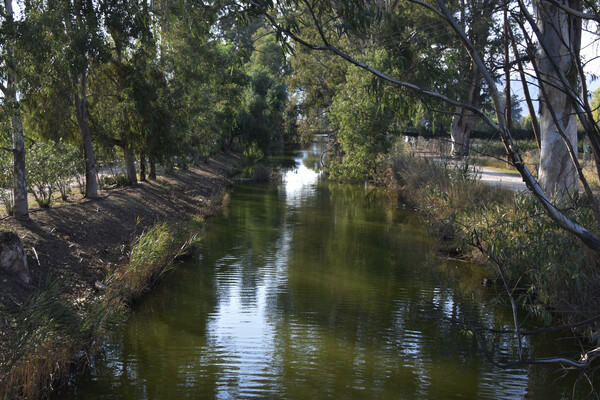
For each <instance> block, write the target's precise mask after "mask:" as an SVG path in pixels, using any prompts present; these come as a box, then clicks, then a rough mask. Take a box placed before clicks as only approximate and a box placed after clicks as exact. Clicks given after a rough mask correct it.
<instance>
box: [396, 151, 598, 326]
mask: <svg viewBox="0 0 600 400" xmlns="http://www.w3.org/2000/svg"><path fill="white" fill-rule="evenodd" d="M390 164H391V166H392V169H393V171H394V173H395V176H396V179H397V181H398V182H399V183H400V185H401V186H402V187H403V189H402V194H403V196H404V197H405V200H407V201H410V202H411V203H413V204H414V205H415V206H416V207H418V208H419V210H421V211H422V212H424V213H425V214H427V215H428V217H429V218H430V220H431V222H432V225H433V227H434V229H435V230H436V233H437V234H438V235H439V236H441V237H443V238H445V239H452V240H453V244H452V246H453V247H454V248H459V249H462V251H463V252H464V254H471V256H473V257H475V258H476V259H478V260H485V261H486V262H487V263H488V266H489V268H490V273H491V274H492V275H493V276H499V272H498V269H497V265H496V263H495V262H491V261H490V260H491V259H493V260H496V261H497V262H498V263H499V264H500V265H501V266H502V267H503V268H504V271H505V273H506V276H507V278H508V280H509V286H510V287H514V288H515V292H514V293H515V296H516V297H517V300H518V301H519V303H520V304H521V306H523V307H525V308H527V309H529V310H530V312H531V313H532V314H533V315H535V316H536V317H538V318H539V319H540V320H541V321H542V322H543V323H550V322H551V320H552V319H553V318H555V317H557V314H556V313H555V312H556V311H558V312H559V313H560V318H562V319H568V320H569V322H574V321H575V320H581V319H585V318H587V317H591V316H593V315H597V313H598V312H599V311H600V309H599V308H598V304H600V303H599V299H598V293H597V290H596V289H595V288H597V287H598V285H600V272H599V271H600V268H598V267H600V265H599V260H598V259H597V257H596V255H595V254H594V252H593V251H591V250H589V249H587V248H586V247H585V246H584V245H582V244H581V242H580V241H579V240H577V239H576V238H574V237H573V236H572V235H570V234H568V233H566V232H565V231H563V230H562V229H560V228H558V227H557V226H556V224H555V223H554V222H553V221H552V220H551V219H550V218H549V217H548V216H547V215H546V213H545V212H544V210H543V208H542V207H541V205H540V204H539V203H538V202H537V201H536V200H535V199H534V198H533V197H532V196H530V195H527V194H515V193H512V192H509V191H507V190H504V189H499V188H494V187H491V186H489V185H484V184H482V183H480V182H478V179H477V177H476V174H473V173H472V171H471V167H469V166H468V165H467V164H465V165H463V166H462V167H459V168H457V167H454V166H451V165H448V164H444V163H439V162H435V161H431V160H428V159H424V158H418V157H414V156H411V155H410V154H408V153H405V152H404V151H403V150H402V146H397V147H395V148H394V150H393V151H392V156H391V158H390ZM567 213H568V216H569V217H571V218H573V219H574V220H576V221H581V222H582V223H589V221H592V220H593V215H592V211H591V210H590V209H589V208H588V207H585V200H584V199H582V200H581V204H577V203H575V204H573V205H572V208H571V209H570V210H569V211H568V212H567ZM589 225H591V224H589ZM477 245H481V249H480V250H481V251H482V252H483V257H481V254H480V250H479V249H477V248H476V246H477ZM488 257H490V258H488ZM577 310H578V311H577ZM582 310H586V311H585V315H584V314H582ZM552 311H554V312H552ZM575 311H577V312H578V313H579V314H577V313H575Z"/></svg>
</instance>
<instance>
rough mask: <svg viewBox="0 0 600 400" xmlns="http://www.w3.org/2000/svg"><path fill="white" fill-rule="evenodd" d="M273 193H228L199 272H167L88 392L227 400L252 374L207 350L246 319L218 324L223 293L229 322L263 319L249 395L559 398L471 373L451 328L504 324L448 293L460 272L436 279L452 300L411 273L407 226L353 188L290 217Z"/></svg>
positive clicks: (319, 196)
mask: <svg viewBox="0 0 600 400" xmlns="http://www.w3.org/2000/svg"><path fill="white" fill-rule="evenodd" d="M284 193H285V191H282V190H280V189H278V188H276V187H274V186H267V185H255V186H246V187H239V188H237V189H236V193H235V200H234V201H233V202H232V207H231V209H230V210H229V213H228V215H227V216H226V217H218V218H216V219H215V221H214V223H211V225H210V227H209V229H208V230H207V232H206V234H205V235H204V237H203V242H202V251H201V254H202V259H201V261H200V262H199V263H197V264H196V265H190V266H184V267H183V268H180V269H178V270H177V271H176V272H175V274H174V276H173V277H172V279H169V282H168V284H166V285H164V286H163V287H161V288H159V290H158V291H157V293H156V294H153V295H152V296H151V297H149V298H148V299H147V300H146V301H145V302H144V304H143V305H142V307H141V309H142V310H141V312H139V313H138V314H136V315H135V316H134V317H133V318H132V320H131V322H130V323H129V325H128V326H127V330H126V331H125V333H124V336H123V341H122V343H121V344H118V345H116V348H115V349H114V350H111V351H109V352H108V357H109V359H110V360H112V361H111V362H109V363H108V364H101V363H99V364H98V370H97V372H95V374H94V375H95V376H104V374H105V373H106V374H107V375H112V374H115V375H116V376H117V377H118V378H117V380H116V381H102V380H99V381H98V382H96V383H95V385H96V386H95V389H94V391H95V392H98V393H101V392H104V393H116V392H119V393H122V394H123V398H125V397H126V396H130V397H131V398H143V397H146V398H165V399H167V398H181V397H185V396H198V397H202V398H206V397H209V398H215V397H218V395H219V394H223V391H226V392H227V394H230V395H234V396H235V395H240V396H241V395H242V394H243V390H245V389H247V387H245V386H244V385H246V384H248V383H247V382H246V381H244V379H245V378H244V376H245V374H246V375H248V374H252V373H253V371H247V370H246V371H244V370H243V368H244V359H243V358H240V356H239V354H236V353H235V351H238V352H240V353H241V352H243V351H246V350H247V349H244V348H236V342H235V341H234V340H235V338H234V337H233V335H234V333H232V334H231V335H232V337H229V338H228V337H227V336H226V335H225V336H223V337H221V336H218V335H220V334H222V333H223V332H215V329H216V328H215V327H214V324H215V323H216V318H219V316H220V317H223V318H224V317H228V318H233V319H236V318H238V319H244V318H250V317H245V316H244V315H229V316H226V315H225V316H223V315H221V314H220V313H223V312H224V311H223V310H224V308H223V305H224V304H227V303H228V302H230V301H231V296H232V290H235V293H236V295H237V296H239V302H240V305H239V307H240V309H241V310H246V311H248V312H255V311H256V312H258V311H260V312H263V313H264V316H254V317H253V318H258V319H259V318H264V320H262V322H263V324H264V326H265V329H266V330H267V331H268V332H267V333H268V335H266V336H265V337H268V340H270V341H272V343H265V344H264V345H263V346H262V347H263V348H262V349H260V351H262V355H261V356H262V357H264V358H265V359H268V360H270V361H269V362H268V363H265V365H264V366H262V367H261V368H262V369H260V370H259V372H260V373H263V374H265V375H264V376H263V377H262V378H261V379H262V383H260V385H262V386H261V388H262V389H264V390H273V391H274V393H278V394H281V395H282V397H285V398H321V397H324V396H335V397H338V398H342V397H353V398H361V397H362V398H394V399H396V398H436V397H440V398H453V397H461V398H500V397H502V396H504V397H510V398H514V397H517V398H518V397H523V396H524V393H526V391H527V390H529V391H531V392H532V393H536V397H539V398H553V397H554V398H555V397H556V395H557V393H560V392H561V389H558V390H557V388H556V387H553V386H552V385H545V384H540V383H539V380H540V379H546V381H545V382H547V379H549V378H547V377H546V376H544V375H543V374H544V373H550V372H549V370H547V369H536V370H535V371H536V372H535V374H532V373H531V372H528V371H527V369H526V368H525V367H522V368H520V369H518V370H516V371H499V370H495V369H493V368H491V367H490V365H489V364H488V363H487V362H486V361H485V360H484V358H483V357H482V356H481V354H480V353H479V352H478V351H477V344H476V343H475V342H474V340H473V338H472V337H470V336H469V335H467V334H465V332H464V329H465V327H466V324H465V323H464V321H465V316H466V315H468V318H469V319H470V320H471V321H476V323H477V324H482V325H485V326H493V327H507V326H508V327H509V326H510V323H511V319H510V316H509V315H507V313H505V312H504V311H503V309H502V308H497V307H496V308H494V307H491V306H490V305H489V301H488V299H486V298H485V295H482V294H481V293H485V292H483V291H480V292H478V291H477V290H473V287H472V286H473V282H471V285H470V288H469V284H466V283H464V282H462V280H461V279H460V278H461V277H464V274H465V271H464V269H463V270H459V269H458V268H466V267H465V266H461V267H457V266H456V265H452V264H450V263H440V264H439V265H436V267H435V271H436V273H437V274H438V276H439V277H440V279H441V280H442V281H444V282H446V283H448V284H449V286H451V287H453V290H452V291H447V290H444V289H442V288H441V287H440V284H439V283H438V282H437V281H436V279H435V278H434V277H433V276H432V274H431V271H430V270H429V269H428V268H427V266H425V265H424V264H425V261H426V255H427V254H429V252H430V250H431V242H430V240H431V239H430V238H429V236H428V235H427V233H426V232H425V230H424V228H423V226H422V224H421V222H420V220H419V219H418V217H417V216H415V215H414V214H412V213H406V212H404V211H401V210H398V209H397V208H396V207H395V205H394V204H393V202H389V203H388V202H387V201H386V199H385V197H382V195H381V193H379V192H378V191H377V190H373V189H366V190H365V189H363V188H360V187H356V186H345V185H332V184H329V185H325V184H319V185H317V187H316V191H315V192H313V193H312V194H311V196H313V197H311V198H310V201H308V200H307V199H301V200H302V201H299V202H294V203H293V205H286V203H285V201H282V196H284ZM453 274H455V275H453ZM461 284H462V285H464V286H460V285H461ZM474 284H475V285H478V283H477V282H475V283H474ZM454 287H457V288H458V290H454ZM261 291H262V292H261ZM259 293H262V294H261V295H259ZM265 293H266V294H265ZM473 293H475V294H476V296H475V297H474V298H471V297H468V296H471V295H472V294H473ZM260 296H263V297H262V298H260ZM467 297H468V300H465V301H463V300H461V299H463V298H467ZM261 299H262V300H261ZM265 299H266V304H263V305H259V303H260V302H261V301H265ZM473 300H475V301H473ZM261 307H262V308H261ZM269 335H271V336H272V337H271V336H269ZM485 339H486V341H487V343H488V344H490V343H493V347H494V349H495V351H496V353H497V354H499V355H500V357H499V359H500V360H501V361H502V360H508V359H510V358H512V357H514V349H515V348H516V346H515V343H514V337H513V336H511V335H493V334H491V333H487V334H485ZM228 340H231V341H232V342H231V343H228V342H227V341H228ZM527 345H528V346H529V343H527ZM220 346H225V347H224V348H221V347H220ZM227 346H230V347H227ZM531 346H533V347H534V349H533V350H532V352H536V351H537V349H536V348H535V345H531ZM542 346H543V344H542ZM271 347H272V348H271ZM490 347H491V346H490ZM250 350H252V349H250ZM236 357H238V358H236ZM236 363H237V364H236ZM238 367H239V368H242V369H240V370H239V371H237V372H236V370H235V368H238ZM253 368H258V367H253ZM552 376H553V377H555V375H552ZM252 378H253V377H252V376H251V377H250V378H248V379H252ZM254 378H256V377H254ZM532 381H533V382H532ZM253 382H254V381H253ZM254 383H256V382H254ZM98 385H99V386H103V387H102V388H100V389H99V388H98ZM223 385H224V386H223ZM549 387H551V388H552V389H550V388H549ZM537 394H540V395H539V396H538V395H537ZM542 394H543V396H542ZM565 395H566V392H565ZM119 396H120V395H119ZM540 396H542V397H540ZM546 396H547V397H546Z"/></svg>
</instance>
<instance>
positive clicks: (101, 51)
mask: <svg viewBox="0 0 600 400" xmlns="http://www.w3.org/2000/svg"><path fill="white" fill-rule="evenodd" d="M100 6H101V4H100V3H99V2H98V1H96V0H71V1H61V0H48V1H41V0H32V1H28V2H27V7H26V12H28V13H31V14H32V15H33V14H35V15H36V16H37V18H38V19H37V22H38V24H39V29H41V30H42V34H40V35H39V36H38V38H37V40H38V43H34V44H35V45H36V46H38V47H39V48H40V50H38V51H39V54H38V55H37V58H36V60H35V62H33V63H31V65H30V66H29V67H30V68H31V69H32V70H33V71H32V73H31V74H30V75H31V77H30V81H29V82H28V91H29V92H28V99H27V101H28V103H29V109H30V112H31V113H32V115H33V119H34V121H33V123H34V124H35V126H36V127H38V128H40V129H39V133H40V134H41V135H44V136H47V135H51V136H53V137H54V138H58V137H62V136H66V137H69V136H70V134H71V130H72V128H75V129H76V130H77V131H78V136H79V138H80V143H81V144H82V148H83V154H84V162H85V196H86V197H88V198H95V197H97V196H98V184H97V178H96V175H97V168H96V161H95V157H94V147H93V137H92V130H91V127H90V122H89V120H88V117H89V112H88V111H89V110H88V100H89V99H88V96H89V93H88V85H89V81H88V77H89V71H90V68H92V67H94V66H97V65H99V64H101V63H102V62H103V61H104V60H105V59H106V57H107V55H108V53H107V49H106V37H105V32H104V31H103V29H102V21H101V12H100ZM33 72H35V73H33Z"/></svg>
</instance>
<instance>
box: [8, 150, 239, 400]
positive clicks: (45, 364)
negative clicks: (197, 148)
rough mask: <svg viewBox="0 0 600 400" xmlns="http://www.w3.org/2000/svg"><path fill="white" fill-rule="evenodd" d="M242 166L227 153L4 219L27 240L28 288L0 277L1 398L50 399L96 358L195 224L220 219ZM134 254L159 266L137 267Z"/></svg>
mask: <svg viewBox="0 0 600 400" xmlns="http://www.w3.org/2000/svg"><path fill="white" fill-rule="evenodd" d="M239 162H240V156H238V155H236V154H231V153H227V154H220V155H219V156H217V157H214V158H212V159H210V160H209V161H208V163H206V164H205V165H203V166H201V167H199V168H192V169H190V170H186V171H177V172H175V173H174V174H173V175H169V176H162V177H159V178H158V179H157V180H156V181H147V182H141V183H139V184H137V185H136V186H133V187H126V188H122V189H115V190H112V191H104V192H101V193H100V197H99V198H98V199H96V200H91V201H84V202H80V203H73V204H69V205H65V206H61V207H57V208H50V209H45V210H40V211H37V212H32V213H31V219H30V220H28V221H18V220H16V219H14V218H7V219H4V220H2V221H1V222H0V230H7V231H14V232H17V233H18V235H19V237H20V238H21V241H22V242H23V245H24V248H25V250H26V252H27V261H28V265H29V270H30V275H31V281H30V283H29V284H24V283H22V282H21V281H20V280H19V279H18V278H16V277H12V276H9V275H7V274H4V273H2V274H1V275H0V332H1V333H0V393H3V394H5V396H6V399H10V398H21V397H24V398H37V397H40V396H43V395H44V394H45V393H47V392H48V391H49V390H50V389H51V387H52V385H53V384H56V383H57V382H59V381H60V378H61V377H64V376H65V375H66V374H67V373H68V372H69V371H71V370H72V368H73V367H75V366H77V363H78V362H81V361H85V360H86V359H87V358H89V357H91V356H92V355H93V352H94V349H95V348H97V347H98V346H99V345H100V342H101V340H102V336H103V335H104V334H105V333H106V331H107V330H109V329H111V327H113V326H114V324H115V323H118V322H119V320H120V319H122V317H123V314H124V313H125V312H126V309H127V307H126V305H127V303H131V302H132V301H133V300H135V298H136V297H138V296H139V295H141V294H142V293H143V292H144V291H145V290H147V289H148V286H149V285H151V283H152V281H153V280H155V279H156V278H157V277H158V276H160V275H161V274H162V272H163V271H164V268H165V267H166V266H167V265H160V264H168V263H169V261H172V260H173V258H174V257H176V256H177V255H179V254H180V253H181V252H182V251H184V250H185V245H186V244H187V245H190V244H191V243H192V242H193V240H194V238H195V234H196V233H197V231H196V232H193V230H194V229H195V228H197V224H198V223H199V222H200V221H201V220H202V219H203V218H206V217H209V216H211V215H214V214H215V213H216V212H218V210H219V209H220V208H221V203H222V201H223V196H222V193H223V192H224V190H225V189H226V188H227V187H229V186H230V185H231V181H230V179H229V178H230V177H231V176H232V175H233V174H235V173H237V172H238V165H239ZM190 221H191V222H190ZM143 233H146V235H142V234H143ZM136 246H137V247H136ZM163 246H164V247H163ZM132 249H133V251H132ZM144 254H151V258H152V259H151V260H150V259H143V257H144ZM136 257H137V258H139V257H142V259H141V260H140V259H138V260H137V261H136V262H137V263H139V264H141V265H150V264H156V266H157V267H156V268H157V269H156V270H152V271H149V270H144V271H142V270H141V269H137V267H135V266H133V260H134V258H136ZM142 277H143V278H142ZM0 397H2V396H0ZM2 399H3V400H5V397H2Z"/></svg>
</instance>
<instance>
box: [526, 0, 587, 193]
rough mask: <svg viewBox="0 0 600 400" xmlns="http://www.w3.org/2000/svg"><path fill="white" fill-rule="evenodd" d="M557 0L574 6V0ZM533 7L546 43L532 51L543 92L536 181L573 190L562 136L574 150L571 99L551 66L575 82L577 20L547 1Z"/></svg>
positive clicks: (574, 178) (573, 174) (573, 173)
mask: <svg viewBox="0 0 600 400" xmlns="http://www.w3.org/2000/svg"><path fill="white" fill-rule="evenodd" d="M560 1H561V2H562V3H564V4H565V5H567V6H568V7H572V8H576V5H575V3H576V1H573V0H571V1H570V0H560ZM571 3H573V4H571ZM535 8H536V14H537V18H538V27H539V29H540V31H541V33H542V35H543V36H544V38H545V43H546V44H547V45H548V46H549V47H548V48H543V47H542V46H541V45H540V46H539V47H538V51H537V54H536V58H537V60H536V61H537V64H538V69H539V72H540V74H541V75H542V78H543V79H542V80H541V81H540V86H541V91H542V92H543V93H544V94H545V96H540V131H541V132H540V133H541V138H540V139H541V140H540V142H541V150H540V167H539V182H540V184H541V186H542V188H544V190H545V191H546V192H547V193H550V194H553V195H558V196H561V195H565V194H567V193H572V192H576V191H577V190H578V188H579V178H578V175H577V170H576V168H575V166H574V165H573V162H572V160H571V156H570V154H569V151H568V148H567V145H566V144H565V140H568V141H569V142H570V143H571V145H572V147H573V149H574V151H575V153H576V152H577V117H576V114H575V106H574V104H573V101H572V100H571V99H570V98H569V96H568V95H567V94H566V93H565V89H564V88H563V86H562V84H561V83H560V78H559V74H558V73H557V71H556V68H555V66H558V68H559V69H560V70H561V71H562V72H563V73H564V74H565V76H567V77H568V78H569V80H570V81H571V83H572V84H575V82H576V75H575V73H576V68H575V67H574V65H573V60H572V57H571V54H576V53H579V47H580V44H581V22H580V21H577V20H576V19H575V18H573V17H571V16H570V15H569V14H568V13H566V12H565V11H563V10H562V9H561V8H559V7H557V6H555V5H552V4H551V3H550V2H543V1H539V2H537V3H536V4H535ZM567 46H569V47H567ZM544 97H545V98H544ZM552 111H554V114H555V116H556V119H555V118H553V115H552ZM561 130H562V133H564V136H565V138H563V136H562V135H561Z"/></svg>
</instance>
